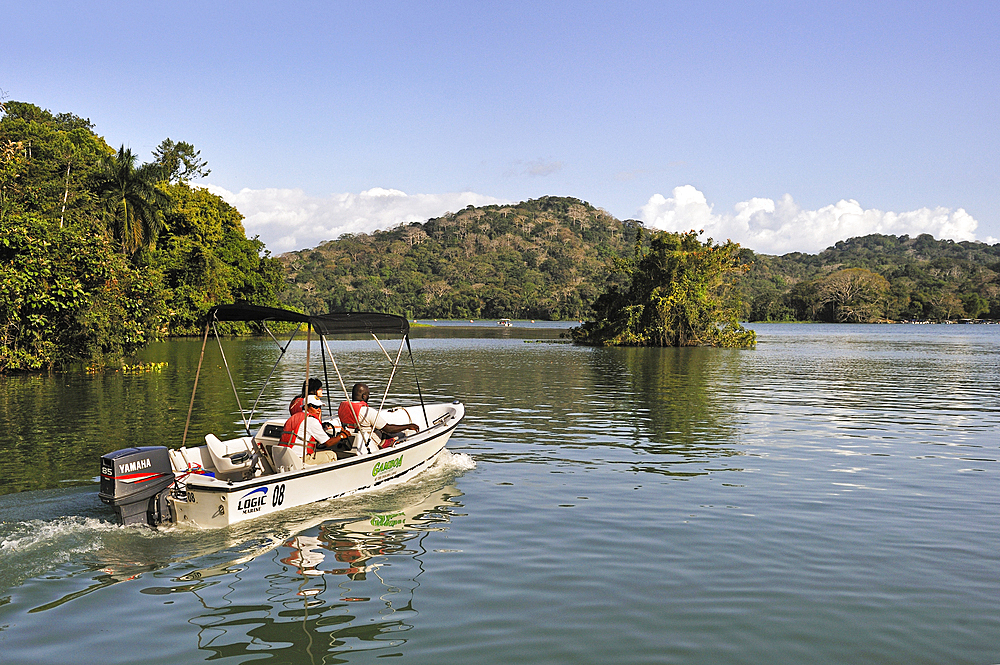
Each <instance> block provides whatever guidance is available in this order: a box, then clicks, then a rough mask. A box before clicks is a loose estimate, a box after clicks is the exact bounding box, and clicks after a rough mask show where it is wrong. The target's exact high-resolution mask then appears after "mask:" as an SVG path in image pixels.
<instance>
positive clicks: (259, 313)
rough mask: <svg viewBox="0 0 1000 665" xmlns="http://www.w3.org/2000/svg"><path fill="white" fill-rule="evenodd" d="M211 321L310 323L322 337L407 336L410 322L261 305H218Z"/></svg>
mask: <svg viewBox="0 0 1000 665" xmlns="http://www.w3.org/2000/svg"><path fill="white" fill-rule="evenodd" d="M208 318H209V320H210V321H260V322H267V321H290V322H292V323H309V324H310V325H312V327H313V328H315V329H316V331H317V332H318V333H320V334H321V335H335V334H338V333H374V334H383V335H386V334H395V335H406V334H408V333H409V332H410V322H409V321H407V320H406V318H405V317H402V316H396V315H395V314H381V313H378V312H340V313H334V314H321V315H319V316H309V315H308V314H302V313H300V312H293V311H292V310H290V309H279V308H277V307H260V306H258V305H240V304H237V305H218V306H216V307H213V308H212V309H211V310H210V311H209V312H208Z"/></svg>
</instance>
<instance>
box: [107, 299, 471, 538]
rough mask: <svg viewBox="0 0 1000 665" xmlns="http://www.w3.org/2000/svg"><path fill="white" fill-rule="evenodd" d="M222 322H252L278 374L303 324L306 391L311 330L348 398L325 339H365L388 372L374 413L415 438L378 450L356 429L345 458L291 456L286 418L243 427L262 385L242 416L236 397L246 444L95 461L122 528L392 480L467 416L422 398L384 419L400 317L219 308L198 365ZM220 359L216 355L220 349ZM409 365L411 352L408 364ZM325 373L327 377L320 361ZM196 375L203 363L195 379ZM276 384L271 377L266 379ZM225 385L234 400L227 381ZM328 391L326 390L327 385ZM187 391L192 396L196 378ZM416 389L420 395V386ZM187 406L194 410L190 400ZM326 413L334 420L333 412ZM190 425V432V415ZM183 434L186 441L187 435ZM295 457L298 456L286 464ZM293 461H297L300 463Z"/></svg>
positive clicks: (225, 521) (422, 463)
mask: <svg viewBox="0 0 1000 665" xmlns="http://www.w3.org/2000/svg"><path fill="white" fill-rule="evenodd" d="M220 321H249V322H256V323H259V324H261V325H263V326H264V329H265V330H266V331H267V332H268V334H270V335H271V338H272V339H273V340H274V341H275V343H276V344H277V345H278V347H279V348H280V350H281V354H280V356H279V358H278V361H277V362H275V367H276V366H277V363H278V362H280V360H281V357H282V356H284V354H285V351H287V349H288V347H289V346H290V345H291V342H292V341H293V340H294V339H295V336H296V334H297V333H298V332H299V330H300V329H301V327H302V324H306V330H307V337H306V342H307V345H306V349H307V351H306V372H305V378H306V380H307V381H308V379H309V349H310V345H311V341H312V334H311V333H312V331H313V330H314V329H315V331H316V332H317V333H318V334H319V342H320V345H321V347H322V348H323V350H324V351H325V352H326V354H327V355H328V356H329V358H330V360H331V361H332V365H333V368H334V370H336V373H337V378H338V379H339V380H340V385H341V387H343V388H344V392H345V393H346V392H347V388H346V386H345V384H344V379H343V377H341V375H340V370H339V369H338V368H337V364H336V361H335V360H334V358H333V354H332V353H331V352H330V346H329V343H328V340H327V337H328V336H329V335H334V334H345V333H366V334H370V335H371V336H372V337H373V338H374V340H375V343H376V344H377V345H378V348H379V349H381V350H382V353H383V354H384V355H385V357H386V358H387V359H388V360H389V363H390V375H389V379H388V381H387V383H386V388H385V393H384V394H383V396H382V404H381V405H380V406H379V410H378V413H379V414H381V416H383V417H384V420H385V422H386V423H387V424H393V425H402V424H408V423H416V424H417V425H418V426H419V428H420V429H419V431H418V432H416V433H412V434H409V435H408V436H407V435H400V436H398V439H397V440H396V441H395V442H391V441H389V440H386V441H382V440H381V438H380V437H379V436H378V433H377V431H372V429H371V428H367V429H366V428H364V427H362V428H360V429H356V430H355V431H353V432H352V437H353V439H349V440H351V441H352V448H351V451H350V452H345V453H337V452H334V451H314V452H307V449H306V447H305V446H301V445H300V446H298V447H296V448H289V447H286V446H282V445H278V444H279V439H280V438H281V435H282V431H283V428H284V424H285V418H278V419H274V420H268V421H266V422H264V423H263V424H261V425H260V426H259V427H258V428H257V429H256V431H255V432H254V431H252V430H251V426H250V422H251V419H252V418H253V416H254V410H255V409H256V406H257V404H258V403H259V402H260V399H261V396H262V395H263V394H264V390H265V389H266V388H267V384H268V382H267V381H265V382H264V387H263V388H261V391H260V395H259V396H258V398H257V402H255V403H254V407H253V408H252V409H250V412H249V414H248V413H247V412H246V411H244V409H243V406H242V404H241V403H240V401H239V394H238V392H237V395H236V397H237V405H238V406H239V408H240V413H241V415H242V416H243V422H244V426H245V429H246V436H241V437H238V438H235V439H230V440H227V441H221V440H219V439H218V438H217V437H216V436H215V435H213V434H208V435H206V436H205V445H200V446H195V447H186V446H185V445H184V444H185V443H186V441H182V442H181V447H180V448H179V449H175V450H168V449H167V448H166V447H165V446H147V447H143V448H126V449H123V450H118V451H115V452H113V453H109V454H107V455H104V456H103V457H102V458H101V492H100V497H101V500H102V501H104V502H105V503H108V504H111V505H112V506H113V507H114V508H115V511H116V513H117V514H118V516H119V518H120V519H121V521H122V523H124V524H133V523H140V524H143V523H147V524H151V525H155V524H159V523H161V522H175V523H191V524H195V525H198V526H202V527H222V526H228V525H230V524H234V523H237V522H242V521H244V520H247V519H251V518H255V517H260V516H262V515H266V514H269V513H273V512H275V511H278V510H284V509H287V508H292V507H295V506H301V505H304V504H307V503H313V502H315V501H321V500H323V499H328V498H332V497H336V496H341V495H344V494H350V493H352V492H357V491H360V490H363V489H367V488H370V487H374V486H376V485H380V484H383V483H385V482H387V481H391V480H396V479H399V478H401V477H402V476H405V475H407V474H412V473H414V472H418V471H420V470H422V469H423V468H426V467H427V466H428V465H429V464H430V463H431V461H432V460H433V459H434V457H435V456H436V455H437V454H438V453H439V452H441V450H442V449H443V448H444V447H445V444H446V443H447V442H448V439H449V438H450V437H451V434H452V432H453V431H454V430H455V427H456V426H457V425H458V423H459V422H460V421H461V420H462V417H463V416H464V415H465V407H464V406H463V405H462V404H461V403H459V402H457V401H456V402H454V403H437V404H425V403H424V402H423V397H422V393H420V395H421V398H420V403H419V404H415V405H411V406H406V407H399V408H395V409H383V407H384V406H385V401H386V397H387V396H388V393H389V387H390V385H391V382H392V379H393V377H394V376H395V374H396V371H397V369H398V368H399V365H400V359H401V358H402V355H403V349H404V347H405V348H406V349H408V350H409V349H410V342H409V323H408V321H407V320H406V319H405V318H403V317H400V316H394V315H391V314H376V313H343V314H325V315H322V316H307V315H305V314H299V313H297V312H292V311H289V310H282V309H275V308H270V307H256V306H251V305H221V306H219V307H215V308H214V309H212V310H211V312H209V322H208V325H207V326H206V328H205V337H204V340H203V341H202V360H203V359H204V349H205V343H206V342H207V340H208V333H209V330H210V329H211V330H214V331H215V336H216V338H218V337H219V333H218V329H217V326H216V323H217V322H220ZM275 321H277V322H289V323H297V324H298V327H297V328H296V330H295V331H294V332H293V333H292V335H291V337H290V338H289V339H288V341H287V343H285V344H284V346H282V344H281V343H280V342H278V340H277V338H275V336H274V335H273V334H271V331H270V330H268V329H267V327H266V324H267V323H268V322H275ZM378 335H399V336H400V343H399V349H398V351H397V352H396V354H395V357H394V358H393V357H392V356H390V354H389V352H388V351H387V350H386V349H385V347H384V346H383V345H382V341H383V340H380V339H379V338H378ZM219 349H220V351H221V350H222V344H221V342H220V344H219ZM412 359H413V356H412V351H411V352H410V360H411V363H412ZM223 364H224V365H225V367H226V369H227V372H228V371H229V365H228V363H227V362H226V359H225V355H224V354H223ZM323 366H324V368H325V367H326V357H324V362H323ZM200 370H201V361H199V374H200ZM273 374H274V368H272V370H271V375H273ZM229 378H230V382H231V383H232V384H233V389H234V392H236V386H235V383H234V382H233V378H232V374H231V373H230V377H229ZM270 378H271V377H270V376H269V377H268V380H270ZM325 383H326V385H330V382H329V380H327V381H326V382H325ZM194 384H195V390H197V386H198V376H197V375H196V376H195V381H194ZM417 389H418V392H419V382H418V383H417ZM345 397H346V398H347V399H348V400H349V399H350V395H346V394H345ZM327 399H329V397H328V398H327ZM191 406H192V408H193V406H194V395H193V394H192V397H191ZM330 410H331V412H332V411H334V409H333V407H332V405H330ZM188 419H189V422H190V411H189V415H188ZM330 424H331V425H332V427H334V428H335V429H336V430H340V429H343V426H342V424H341V423H340V421H339V419H333V421H332V422H331V423H330ZM380 426H381V425H380ZM184 434H185V439H186V436H187V427H186V426H185V432H184ZM383 445H385V446H386V447H383ZM292 451H296V453H295V454H292ZM298 451H301V456H299V454H298Z"/></svg>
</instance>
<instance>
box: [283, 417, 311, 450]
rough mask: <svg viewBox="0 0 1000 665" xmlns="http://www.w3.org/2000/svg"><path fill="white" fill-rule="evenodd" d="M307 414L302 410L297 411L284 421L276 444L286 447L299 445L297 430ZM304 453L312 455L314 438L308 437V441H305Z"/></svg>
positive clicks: (300, 443)
mask: <svg viewBox="0 0 1000 665" xmlns="http://www.w3.org/2000/svg"><path fill="white" fill-rule="evenodd" d="M307 417H308V416H307V415H306V413H305V412H304V411H299V412H298V413H296V414H295V415H293V416H292V417H291V418H289V419H288V420H286V421H285V426H284V427H283V428H282V431H281V438H280V439H278V445H279V446H284V447H286V448H292V447H294V446H301V445H302V442H301V441H296V439H298V438H299V435H298V431H299V430H300V429H301V428H302V425H303V423H305V421H306V418H307ZM305 446H306V453H308V454H309V455H313V454H315V452H316V439H314V438H312V437H310V438H309V441H307V442H306V443H305Z"/></svg>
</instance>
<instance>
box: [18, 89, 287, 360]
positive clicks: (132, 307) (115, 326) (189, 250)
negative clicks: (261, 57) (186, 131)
mask: <svg viewBox="0 0 1000 665" xmlns="http://www.w3.org/2000/svg"><path fill="white" fill-rule="evenodd" d="M2 113H3V115H2V117H0V372H7V371H34V370H40V369H47V368H53V367H57V366H63V365H68V364H73V363H85V364H87V365H88V366H91V367H93V366H97V365H101V364H111V365H115V364H120V363H121V362H122V361H123V360H124V359H125V358H127V357H129V356H130V355H132V354H133V353H135V351H137V350H138V349H140V348H142V347H143V346H144V345H145V344H147V343H148V342H149V341H150V340H153V339H156V338H158V337H161V336H163V335H168V334H189V333H194V332H197V329H198V328H199V327H200V323H201V320H203V318H204V314H205V312H207V310H208V309H209V307H211V306H212V305H214V304H217V303H219V302H233V301H235V300H245V301H248V302H253V303H256V304H276V303H277V292H278V290H279V288H280V287H281V285H282V283H283V279H282V274H283V273H282V267H281V264H280V263H279V262H278V261H277V260H276V259H273V258H270V257H269V256H268V255H267V253H266V251H264V246H263V243H261V242H260V240H258V239H257V238H252V239H248V238H247V237H246V234H245V232H244V230H243V226H242V219H243V218H242V216H241V215H240V214H239V212H237V211H236V210H235V209H234V208H232V207H231V206H229V205H228V204H226V203H225V202H224V201H223V200H222V199H220V198H219V197H217V196H215V195H213V194H210V193H209V192H207V191H206V190H204V189H198V188H193V187H191V186H189V185H188V183H187V177H188V176H190V175H195V174H202V173H204V172H207V169H206V166H207V164H206V163H205V162H204V160H202V159H201V158H200V155H199V153H198V151H196V150H194V147H193V146H191V145H190V144H188V143H184V142H180V143H175V142H173V141H171V140H170V139H167V140H165V141H164V142H163V143H162V144H161V145H160V147H159V148H158V150H157V152H155V153H154V155H153V156H154V159H153V160H152V161H150V162H149V163H145V164H143V163H140V160H139V158H138V157H137V156H136V155H135V154H134V153H132V151H131V150H129V149H128V148H126V147H124V145H123V146H121V147H120V148H118V149H117V150H116V149H114V148H112V147H111V146H110V145H108V144H107V143H106V142H105V140H104V139H103V138H102V137H100V136H98V135H97V134H96V133H95V132H94V126H93V124H92V123H91V122H90V121H89V120H88V119H84V118H80V117H78V116H75V115H73V114H71V113H59V114H53V113H51V112H50V111H46V110H43V109H41V108H39V107H37V106H34V105H33V104H28V103H24V102H13V101H11V102H6V103H5V104H3V108H2Z"/></svg>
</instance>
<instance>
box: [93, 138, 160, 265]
mask: <svg viewBox="0 0 1000 665" xmlns="http://www.w3.org/2000/svg"><path fill="white" fill-rule="evenodd" d="M135 162H136V156H135V155H134V154H132V151H131V150H130V149H126V148H125V146H124V145H123V146H122V147H121V148H120V149H119V150H118V154H117V155H114V154H111V155H108V156H106V157H104V158H102V159H101V164H100V176H99V177H100V181H99V184H98V187H97V194H98V196H99V197H100V200H101V204H102V205H103V207H104V212H105V215H106V218H107V220H108V227H109V228H110V229H111V232H112V233H113V234H114V236H115V238H116V239H118V241H119V242H120V243H121V244H122V251H123V252H124V254H125V255H126V256H128V257H133V258H134V257H135V255H136V254H138V253H139V252H140V251H141V250H143V249H147V248H149V247H151V246H152V245H153V243H154V242H156V236H157V235H158V234H159V232H160V230H161V229H162V228H163V211H164V209H165V208H166V207H167V205H169V202H170V198H169V197H168V196H167V194H166V193H165V192H163V191H162V190H160V189H159V188H158V187H157V186H156V184H157V183H158V182H161V181H162V180H163V179H164V178H163V170H162V168H161V167H160V166H159V165H157V164H155V163H152V164H143V165H142V166H139V167H138V168H137V167H136V165H135Z"/></svg>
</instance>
